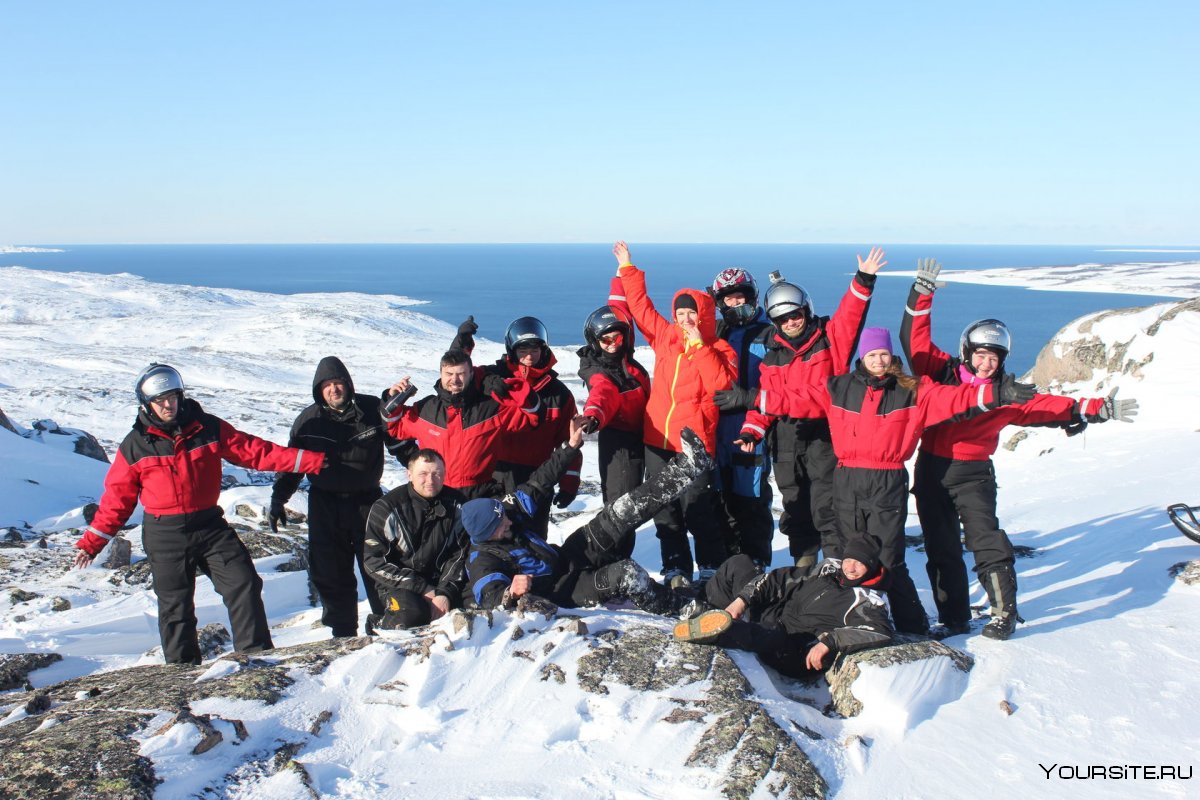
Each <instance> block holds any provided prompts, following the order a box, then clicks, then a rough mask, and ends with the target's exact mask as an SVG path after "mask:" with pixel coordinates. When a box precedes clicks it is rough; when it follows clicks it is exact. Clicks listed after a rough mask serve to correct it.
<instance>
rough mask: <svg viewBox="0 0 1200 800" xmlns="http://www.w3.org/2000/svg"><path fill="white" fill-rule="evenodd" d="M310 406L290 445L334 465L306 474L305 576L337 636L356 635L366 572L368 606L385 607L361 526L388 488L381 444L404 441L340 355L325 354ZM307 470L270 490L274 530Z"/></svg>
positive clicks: (391, 446) (392, 447) (285, 476)
mask: <svg viewBox="0 0 1200 800" xmlns="http://www.w3.org/2000/svg"><path fill="white" fill-rule="evenodd" d="M312 396H313V403H312V405H310V406H308V407H307V408H305V409H304V410H303V411H301V412H300V415H299V416H298V417H296V421H295V423H293V424H292V432H291V437H290V438H289V439H288V445H289V446H290V447H305V448H307V449H309V450H317V451H319V452H322V453H325V454H326V455H328V456H329V457H330V466H329V468H328V469H325V470H322V471H321V474H320V475H314V476H313V477H311V478H310V479H309V484H310V486H309V491H308V576H309V579H310V580H311V581H312V584H313V587H314V588H316V590H317V596H318V597H319V598H320V599H321V622H322V623H323V624H324V625H325V626H327V627H329V628H330V629H331V630H332V632H333V635H334V636H356V635H357V634H358V581H357V580H356V579H355V577H354V565H355V563H356V562H357V564H358V573H359V575H361V576H362V581H363V588H364V589H365V590H366V596H367V600H368V602H369V603H370V605H371V610H372V611H373V612H374V613H376V614H378V613H381V612H382V611H383V606H382V605H381V604H380V602H379V598H378V597H377V596H376V592H375V584H374V582H373V581H372V580H371V576H370V574H369V573H368V572H367V571H366V569H364V567H363V531H364V529H365V527H366V524H367V515H368V514H369V513H370V512H371V505H372V504H373V503H374V502H375V501H376V500H378V499H379V498H380V496H381V495H382V494H383V492H382V491H381V490H380V488H379V480H380V478H381V477H383V456H384V450H385V449H386V450H389V451H391V452H396V451H397V450H399V449H400V447H401V446H402V445H401V443H400V442H398V441H396V440H395V439H392V438H391V437H390V436H388V435H387V430H386V427H385V426H384V424H383V419H382V418H381V417H380V415H379V408H380V400H379V398H378V397H374V396H372V395H368V394H356V393H355V391H354V381H353V379H351V377H350V371H349V370H348V369H346V365H345V364H343V363H342V361H341V359H339V358H337V357H335V356H326V357H325V358H322V359H321V361H320V363H318V364H317V369H316V372H315V373H314V374H313V384H312ZM302 477H303V476H302V475H299V474H297V473H294V472H281V473H279V475H278V476H276V478H275V488H274V489H273V490H272V492H271V509H270V521H271V529H272V530H276V529H277V526H278V525H279V524H284V525H286V524H287V515H286V512H285V510H284V506H285V504H286V503H287V501H288V498H290V497H291V496H292V495H293V494H294V493H295V491H296V489H298V488H299V487H300V480H301V478H302Z"/></svg>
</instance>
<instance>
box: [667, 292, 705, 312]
mask: <svg viewBox="0 0 1200 800" xmlns="http://www.w3.org/2000/svg"><path fill="white" fill-rule="evenodd" d="M681 308H686V309H689V310H690V311H699V310H700V307H699V306H697V305H696V298H694V297H692V296H691V295H690V294H688V293H687V292H681V293H680V294H679V295H677V296H676V297H675V305H674V306H672V307H671V310H672V311H678V310H679V309H681Z"/></svg>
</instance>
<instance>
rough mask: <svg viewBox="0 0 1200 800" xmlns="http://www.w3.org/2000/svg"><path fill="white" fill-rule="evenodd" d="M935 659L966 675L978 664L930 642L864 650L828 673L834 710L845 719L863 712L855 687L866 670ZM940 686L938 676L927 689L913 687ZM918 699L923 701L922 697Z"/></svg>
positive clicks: (918, 689)
mask: <svg viewBox="0 0 1200 800" xmlns="http://www.w3.org/2000/svg"><path fill="white" fill-rule="evenodd" d="M932 659H948V660H949V663H950V665H951V666H952V668H953V669H954V670H957V671H958V672H961V673H962V674H964V675H965V674H966V673H968V672H970V671H971V668H972V667H973V666H974V665H975V659H974V658H972V657H971V656H970V655H968V654H967V653H964V652H962V651H961V650H956V649H954V648H953V647H950V646H948V645H945V644H943V643H942V642H938V641H933V640H928V639H921V640H918V641H913V642H907V643H904V644H898V645H892V646H891V647H879V648H875V649H873V650H860V651H859V652H857V653H851V654H850V655H847V656H841V657H839V658H838V659H836V660H835V661H834V663H833V665H832V666H831V667H830V669H829V670H828V671H827V672H826V673H825V678H826V680H828V681H829V690H830V693H831V694H832V695H833V709H834V710H835V711H836V712H837V713H838V714H841V715H842V716H843V717H854V716H857V715H858V714H860V713H861V712H862V710H863V702H862V700H861V699H860V698H858V697H856V696H855V694H854V684H855V682H856V681H858V679H859V678H860V677H861V676H862V674H863V670H864V667H868V666H869V667H874V668H878V669H893V668H896V667H901V666H903V665H909V664H915V663H918V662H922V661H929V660H932ZM939 683H941V682H940V681H937V680H936V676H935V677H934V678H933V679H931V680H930V681H928V682H927V684H926V686H925V687H922V686H920V685H916V686H915V687H913V688H914V691H915V692H917V693H920V692H921V691H922V690H923V688H932V687H933V686H934V685H935V684H939ZM939 688H942V687H939ZM916 700H917V701H919V700H920V698H919V697H918V698H916ZM918 704H919V703H918Z"/></svg>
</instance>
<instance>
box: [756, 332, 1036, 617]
mask: <svg viewBox="0 0 1200 800" xmlns="http://www.w3.org/2000/svg"><path fill="white" fill-rule="evenodd" d="M858 354H859V360H858V362H857V363H856V364H855V368H854V370H853V371H852V372H850V373H848V374H846V375H837V376H834V377H832V378H830V379H829V380H828V381H827V382H826V385H825V386H822V387H812V386H807V385H804V384H798V385H788V386H786V387H784V392H783V393H782V394H781V393H780V392H778V391H771V390H769V389H764V390H762V391H761V392H760V397H759V400H758V402H759V407H760V408H761V409H762V410H763V411H765V412H767V413H772V414H778V415H784V414H786V415H788V416H791V417H798V418H806V417H807V416H809V415H811V414H813V413H814V411H815V410H816V408H820V409H821V410H823V411H824V412H825V415H826V416H827V417H828V419H829V431H830V435H831V438H832V440H833V450H834V452H835V453H836V454H837V457H838V466H837V469H836V470H834V476H833V498H834V510H835V513H836V514H837V522H838V531H839V534H840V537H841V547H842V548H849V547H850V546H851V544H852V543H855V542H856V540H863V539H866V540H868V542H867V544H866V545H865V546H864V547H865V548H866V549H869V550H875V549H878V551H879V553H880V559H881V561H882V563H883V566H884V568H885V569H886V570H887V571H888V573H889V574H890V584H889V586H888V590H887V594H888V598H889V600H890V601H891V607H892V617H893V618H894V619H895V621H896V629H897V630H899V631H903V632H905V633H926V632H928V630H929V621H928V619H927V618H926V616H925V610H924V608H923V607H922V606H921V601H920V599H919V598H918V597H917V589H916V586H914V585H913V581H912V577H911V576H910V575H909V573H908V567H907V565H906V564H905V560H904V547H905V542H904V522H905V519H906V517H907V515H908V471H907V470H906V469H905V466H904V462H905V461H907V460H908V459H909V458H910V457H911V456H912V454H913V452H914V451H915V450H916V449H917V440H918V439H919V438H920V435H921V431H923V430H924V429H925V428H927V427H928V426H930V425H934V424H936V423H938V422H941V421H943V420H946V419H949V418H950V417H952V416H954V415H955V414H961V413H963V412H965V411H967V410H968V409H970V408H972V407H978V408H979V409H980V410H981V411H982V410H990V409H992V408H996V407H998V406H1001V405H1007V404H1010V403H1021V402H1024V401H1026V400H1028V399H1029V398H1030V397H1032V396H1033V387H1032V386H1028V385H1026V384H1017V383H1015V382H1014V381H1013V380H1012V379H1011V377H1010V378H1009V379H1008V380H1006V381H1004V382H1001V383H999V384H997V385H996V386H994V387H993V386H991V385H988V386H980V387H972V386H958V387H951V386H941V385H939V384H935V383H933V382H932V381H930V380H929V379H928V378H924V377H922V378H920V379H919V380H918V379H917V378H913V377H912V376H910V375H906V374H904V373H903V371H902V370H901V368H900V364H899V362H898V361H893V359H892V346H891V334H890V333H889V332H888V330H887V329H886V328H867V329H866V330H864V331H863V333H862V336H861V337H860V339H859V346H858Z"/></svg>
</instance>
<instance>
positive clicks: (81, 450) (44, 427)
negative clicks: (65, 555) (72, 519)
mask: <svg viewBox="0 0 1200 800" xmlns="http://www.w3.org/2000/svg"><path fill="white" fill-rule="evenodd" d="M51 436H63V437H66V438H68V439H70V440H72V449H74V451H75V452H76V453H78V454H79V455H81V456H87V457H88V458H94V459H96V460H97V461H102V462H104V463H105V464H107V463H109V460H108V453H106V452H104V448H103V447H102V446H101V445H100V442H99V441H97V439H96V437H95V436H92V435H91V434H90V433H88V432H87V431H81V430H79V429H77V428H62V427H59V425H58V423H57V422H55V421H54V420H52V419H39V420H38V421H36V422H34V423H33V429H32V430H30V431H29V432H28V433H26V434H25V438H26V439H30V440H32V441H35V442H45V441H46V440H47V439H48V438H49V437H51ZM89 524H90V523H89Z"/></svg>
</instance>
